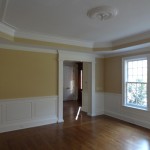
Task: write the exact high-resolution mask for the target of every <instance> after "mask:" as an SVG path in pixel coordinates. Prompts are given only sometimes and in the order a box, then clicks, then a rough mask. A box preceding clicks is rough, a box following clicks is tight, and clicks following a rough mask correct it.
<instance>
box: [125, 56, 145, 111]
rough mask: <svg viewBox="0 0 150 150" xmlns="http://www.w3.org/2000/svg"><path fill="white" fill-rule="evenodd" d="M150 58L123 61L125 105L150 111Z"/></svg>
mask: <svg viewBox="0 0 150 150" xmlns="http://www.w3.org/2000/svg"><path fill="white" fill-rule="evenodd" d="M147 91H148V57H147V56H135V57H127V58H124V59H123V105H124V106H127V107H132V108H137V109H143V110H148V92H147Z"/></svg>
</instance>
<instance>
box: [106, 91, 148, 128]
mask: <svg viewBox="0 0 150 150" xmlns="http://www.w3.org/2000/svg"><path fill="white" fill-rule="evenodd" d="M104 102H105V105H104V106H105V107H104V110H105V111H104V114H105V115H108V116H111V117H114V118H118V119H120V120H123V121H126V122H129V123H132V124H135V125H138V126H142V127H145V128H148V129H150V117H149V116H150V111H144V110H138V109H134V108H128V107H124V106H123V105H122V94H116V93H105V100H104Z"/></svg>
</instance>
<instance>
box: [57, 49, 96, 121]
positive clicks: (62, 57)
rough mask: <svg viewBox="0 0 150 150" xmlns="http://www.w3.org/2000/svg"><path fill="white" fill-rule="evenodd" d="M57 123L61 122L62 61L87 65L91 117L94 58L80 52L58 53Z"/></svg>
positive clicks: (90, 112)
mask: <svg viewBox="0 0 150 150" xmlns="http://www.w3.org/2000/svg"><path fill="white" fill-rule="evenodd" d="M58 54H59V58H58V62H59V63H58V94H59V99H58V122H63V63H64V61H75V62H86V63H88V65H89V71H88V73H89V76H90V81H89V82H90V84H89V85H90V87H89V88H90V91H89V102H88V112H87V113H88V115H90V116H93V115H94V114H95V113H94V109H95V108H94V107H95V56H94V55H93V54H87V53H80V52H66V51H61V50H60V51H58ZM83 90H84V89H83Z"/></svg>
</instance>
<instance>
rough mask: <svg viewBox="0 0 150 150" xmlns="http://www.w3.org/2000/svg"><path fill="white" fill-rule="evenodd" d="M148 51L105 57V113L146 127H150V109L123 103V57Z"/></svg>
mask: <svg viewBox="0 0 150 150" xmlns="http://www.w3.org/2000/svg"><path fill="white" fill-rule="evenodd" d="M149 50H150V49H149ZM148 53H150V52H146V53H141V52H140V53H132V54H128V55H124V54H123V55H120V56H114V57H109V58H105V60H104V68H105V69H104V76H105V80H104V81H105V88H104V89H105V98H104V109H105V111H104V112H105V114H106V115H109V116H112V117H115V118H119V119H121V120H125V121H127V122H131V123H133V124H137V125H140V126H143V127H146V128H150V118H149V116H150V111H145V110H140V109H134V108H130V107H125V106H123V105H122V58H123V57H127V56H135V55H140V54H148ZM148 91H149V89H148Z"/></svg>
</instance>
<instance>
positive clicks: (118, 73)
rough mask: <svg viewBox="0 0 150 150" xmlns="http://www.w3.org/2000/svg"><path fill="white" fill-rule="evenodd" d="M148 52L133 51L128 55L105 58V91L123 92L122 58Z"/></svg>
mask: <svg viewBox="0 0 150 150" xmlns="http://www.w3.org/2000/svg"><path fill="white" fill-rule="evenodd" d="M148 53H150V52H149V51H148V52H145V53H143V52H139V53H132V54H128V55H122V56H115V57H109V58H105V60H104V91H105V92H110V93H122V58H123V57H128V56H135V55H141V54H148Z"/></svg>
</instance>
